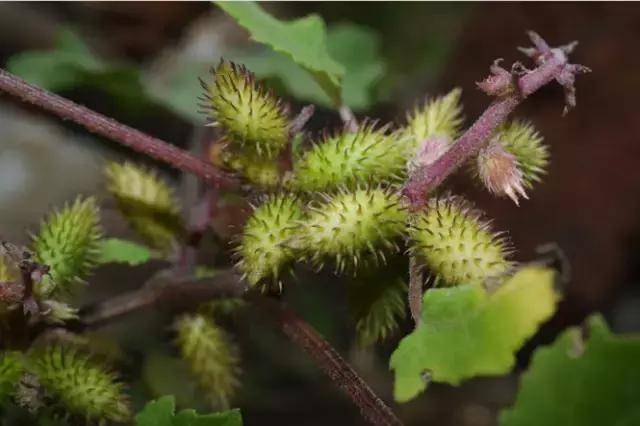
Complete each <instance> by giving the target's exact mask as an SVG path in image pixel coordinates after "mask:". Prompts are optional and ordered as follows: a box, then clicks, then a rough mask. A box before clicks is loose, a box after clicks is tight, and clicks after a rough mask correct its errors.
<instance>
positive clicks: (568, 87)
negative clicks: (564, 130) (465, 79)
mask: <svg viewBox="0 0 640 426" xmlns="http://www.w3.org/2000/svg"><path fill="white" fill-rule="evenodd" d="M529 37H530V38H531V40H532V42H533V44H534V46H535V47H533V48H530V49H521V50H522V51H523V52H524V53H525V54H527V55H528V56H530V57H531V58H533V59H534V61H535V62H536V64H537V65H538V67H537V68H535V69H534V70H532V71H529V70H526V69H524V67H523V66H522V65H521V64H519V63H516V64H514V67H513V69H512V71H511V72H509V71H507V70H505V69H503V68H501V67H500V66H499V65H498V64H499V61H496V62H495V63H494V64H493V66H492V67H491V72H492V75H491V76H489V78H487V79H486V80H485V81H483V82H481V83H478V87H479V88H480V89H481V90H483V91H484V92H485V93H487V94H489V95H493V96H497V99H496V100H495V101H494V102H493V103H492V104H491V105H489V107H488V108H487V109H486V110H485V111H484V113H482V115H481V116H480V117H479V118H478V119H477V120H476V122H475V123H473V125H472V126H471V127H470V128H469V129H468V130H467V131H466V132H465V133H464V134H463V135H462V136H461V137H460V138H459V139H458V140H457V141H456V143H455V144H454V145H453V146H452V147H451V148H450V149H449V150H448V151H447V152H446V153H445V154H444V155H442V156H441V157H440V158H438V159H437V160H436V161H435V162H434V163H432V164H429V165H427V166H422V167H420V168H418V169H417V170H416V171H414V172H413V173H412V175H411V177H410V178H409V181H408V182H407V184H406V185H405V187H404V189H403V194H404V195H405V197H406V198H407V199H408V201H409V203H410V206H411V208H412V209H413V210H418V209H420V208H422V207H423V206H424V205H425V204H426V200H427V198H428V196H429V194H430V193H431V192H433V190H434V189H436V188H437V187H438V186H439V185H440V184H441V183H442V182H443V181H444V180H445V179H446V178H447V177H449V175H451V174H452V173H453V172H454V171H456V170H457V169H458V168H459V167H460V166H461V165H462V164H464V163H465V162H467V161H468V160H469V159H470V158H472V157H473V156H474V155H477V154H478V152H479V151H480V149H481V148H482V147H484V146H485V145H486V144H487V143H488V141H489V139H490V137H491V135H492V134H493V132H494V131H495V130H496V128H497V127H498V126H500V125H501V124H502V123H504V121H505V120H506V119H507V117H508V116H509V114H510V113H511V112H512V111H513V110H514V109H515V108H516V107H517V106H518V105H519V104H520V102H522V101H523V100H524V99H525V98H527V97H528V96H529V95H531V94H532V93H534V92H535V91H537V90H538V89H540V88H541V87H542V86H544V85H546V84H547V83H549V82H551V81H553V80H556V81H557V82H558V83H560V84H561V85H563V86H564V88H565V96H566V102H567V105H566V107H565V112H566V111H567V109H568V108H571V107H573V106H574V105H575V88H574V86H573V82H574V76H575V74H577V73H584V72H588V71H589V69H588V68H586V67H583V66H581V65H574V64H570V63H569V61H568V57H567V55H568V53H569V52H571V50H573V48H574V47H575V43H571V44H569V45H566V46H561V47H558V48H550V47H549V46H548V45H547V44H546V43H545V42H544V40H542V38H541V37H540V36H538V35H537V34H535V33H533V32H530V33H529Z"/></svg>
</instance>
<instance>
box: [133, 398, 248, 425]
mask: <svg viewBox="0 0 640 426" xmlns="http://www.w3.org/2000/svg"><path fill="white" fill-rule="evenodd" d="M174 413H175V399H174V397H173V396H171V395H167V396H163V397H162V398H159V399H157V400H155V401H151V402H149V403H147V405H146V406H145V407H144V408H143V409H142V411H141V412H140V413H138V415H136V418H135V425H136V426H242V416H241V414H240V410H238V409H234V410H227V411H221V412H219V413H213V414H198V413H196V412H195V411H194V410H182V411H180V412H179V413H177V414H174Z"/></svg>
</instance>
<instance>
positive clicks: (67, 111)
mask: <svg viewBox="0 0 640 426" xmlns="http://www.w3.org/2000/svg"><path fill="white" fill-rule="evenodd" d="M0 91H4V92H7V93H9V94H10V95H12V96H15V97H17V98H20V99H22V100H23V101H25V102H28V103H30V104H33V105H36V106H38V107H39V108H42V109H44V110H46V111H49V112H51V113H53V114H55V115H57V116H58V117H60V118H62V119H63V120H71V121H73V122H74V123H77V124H80V125H81V126H83V127H84V128H86V129H87V130H89V131H90V132H92V133H95V134H98V135H100V136H104V137H106V138H108V139H111V140H113V141H116V142H118V143H120V144H122V145H125V146H128V147H129V148H132V149H134V150H135V151H138V152H141V153H144V154H147V155H148V156H150V157H152V158H155V159H156V160H159V161H163V162H165V163H167V164H169V165H170V166H173V167H175V168H177V169H180V170H183V171H186V172H189V173H193V174H195V175H197V176H199V177H201V178H203V179H205V180H207V181H209V182H211V183H212V184H214V185H216V186H219V187H233V186H235V185H236V181H235V179H233V178H232V177H231V176H229V175H227V174H226V173H223V172H222V171H220V170H218V169H217V168H216V167H214V166H213V165H211V164H209V163H208V162H206V161H204V160H202V159H200V158H198V157H196V156H194V155H192V154H190V153H189V152H187V151H184V150H182V149H180V148H178V147H176V146H174V145H171V144H169V143H167V142H165V141H163V140H160V139H158V138H154V137H152V136H149V135H146V134H144V133H142V132H141V131H139V130H136V129H133V128H131V127H129V126H126V125H124V124H122V123H119V122H117V121H116V120H113V119H111V118H108V117H105V116H104V115H102V114H100V113H97V112H95V111H92V110H90V109H89V108H86V107H84V106H82V105H78V104H76V103H74V102H72V101H70V100H68V99H65V98H63V97H61V96H58V95H56V94H53V93H50V92H47V91H46V90H43V89H41V88H39V87H36V86H33V85H31V84H29V83H27V82H26V81H24V80H22V79H21V78H19V77H16V76H15V75H13V74H11V73H9V72H7V71H5V70H3V69H0Z"/></svg>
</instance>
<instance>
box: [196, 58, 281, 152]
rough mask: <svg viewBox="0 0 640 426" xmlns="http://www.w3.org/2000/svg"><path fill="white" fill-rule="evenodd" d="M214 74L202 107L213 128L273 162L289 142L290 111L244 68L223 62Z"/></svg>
mask: <svg viewBox="0 0 640 426" xmlns="http://www.w3.org/2000/svg"><path fill="white" fill-rule="evenodd" d="M212 74H213V82H212V83H210V84H205V83H203V88H204V89H205V95H204V99H203V100H204V104H203V105H202V106H203V107H204V108H205V110H206V111H207V112H209V113H210V114H211V119H212V125H213V126H216V127H219V128H221V129H222V130H223V131H224V132H225V134H226V137H227V139H229V141H231V142H232V143H237V144H239V145H240V146H241V147H242V148H245V149H249V150H252V151H255V152H257V153H258V154H260V155H263V156H265V157H268V158H273V157H274V156H275V155H276V154H277V153H278V152H280V151H281V150H282V148H284V146H285V145H286V143H287V142H288V141H289V120H288V118H287V111H286V110H287V108H285V106H283V104H282V103H281V101H280V100H279V99H277V98H276V97H275V96H274V95H273V94H272V93H271V92H267V91H266V90H265V89H264V88H263V87H262V86H261V85H260V84H258V83H257V82H256V80H255V77H254V75H253V74H252V73H251V72H249V71H248V70H247V69H246V68H245V67H244V66H241V65H236V64H234V63H233V62H227V61H224V60H222V61H220V64H219V65H218V67H217V68H216V69H215V70H212Z"/></svg>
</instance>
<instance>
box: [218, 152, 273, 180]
mask: <svg viewBox="0 0 640 426" xmlns="http://www.w3.org/2000/svg"><path fill="white" fill-rule="evenodd" d="M222 161H223V164H224V166H225V167H227V168H230V169H231V170H233V171H234V172H236V173H238V174H240V176H241V177H242V178H244V179H245V180H246V181H248V182H249V183H251V184H253V185H255V186H258V187H260V188H263V189H274V188H277V187H278V185H279V184H280V181H281V176H280V168H279V167H278V163H277V161H276V159H269V158H264V157H262V156H260V155H259V154H257V153H251V152H247V153H242V152H241V153H237V152H232V151H227V152H224V153H222Z"/></svg>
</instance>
